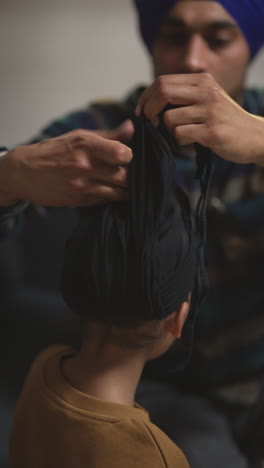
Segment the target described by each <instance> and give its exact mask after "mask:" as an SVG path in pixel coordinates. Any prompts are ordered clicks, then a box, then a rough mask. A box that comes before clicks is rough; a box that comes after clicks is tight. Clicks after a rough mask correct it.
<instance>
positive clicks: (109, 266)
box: [62, 118, 197, 359]
mask: <svg viewBox="0 0 264 468" xmlns="http://www.w3.org/2000/svg"><path fill="white" fill-rule="evenodd" d="M133 150H134V158H133V161H132V163H131V166H130V169H129V175H130V181H129V190H130V194H129V200H128V202H127V203H123V202H118V203H112V204H109V205H106V206H103V207H94V208H85V209H82V210H81V212H80V221H79V225H78V226H77V228H76V230H75V231H74V233H73V235H72V236H71V238H70V239H69V240H68V241H67V244H66V248H65V256H64V268H63V275H62V292H63V296H64V299H65V301H66V303H67V304H68V305H69V307H70V308H71V309H72V311H73V312H75V313H76V314H78V315H79V316H80V317H81V319H82V324H83V327H82V328H83V331H84V337H85V338H86V339H87V337H89V339H92V338H93V336H95V334H94V333H95V331H96V335H97V337H98V336H100V339H101V342H103V341H105V340H108V342H112V343H113V344H114V343H115V344H116V345H117V346H119V347H121V348H123V349H124V348H127V349H128V348H130V349H133V348H134V349H136V348H137V349H140V348H142V349H143V348H144V349H146V350H147V354H148V356H147V358H148V359H152V358H154V357H158V356H159V355H161V354H162V353H164V352H165V351H166V350H167V349H168V348H169V346H170V345H171V344H172V343H173V341H174V340H175V338H179V337H180V336H181V333H182V328H183V325H184V323H185V320H186V317H187V313H188V308H189V299H190V292H191V291H192V288H193V285H194V283H195V277H196V272H197V242H196V236H195V228H194V223H193V220H192V214H191V209H190V205H189V201H188V198H187V196H186V194H185V193H184V192H183V190H181V189H180V188H179V187H178V186H176V185H175V181H174V177H175V169H176V167H175V155H174V154H173V153H172V151H171V149H170V147H169V145H168V144H167V142H166V138H163V136H162V134H161V133H160V131H159V130H157V129H155V128H154V127H153V126H152V125H151V124H150V123H149V122H147V121H146V120H145V118H142V119H140V121H139V123H138V125H137V128H136V131H135V136H134V147H133Z"/></svg>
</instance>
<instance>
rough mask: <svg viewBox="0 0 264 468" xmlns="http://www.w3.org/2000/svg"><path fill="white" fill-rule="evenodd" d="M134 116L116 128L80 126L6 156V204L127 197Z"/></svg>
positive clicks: (2, 178)
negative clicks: (98, 129)
mask: <svg viewBox="0 0 264 468" xmlns="http://www.w3.org/2000/svg"><path fill="white" fill-rule="evenodd" d="M133 132H134V129H133V124H132V122H131V121H126V122H125V123H124V124H122V125H121V126H120V127H118V128H117V129H116V130H112V131H102V132H95V131H86V130H76V131H73V132H70V133H67V134H65V135H62V136H60V137H57V138H53V139H50V140H46V141H43V142H41V143H37V144H34V145H28V146H20V147H17V148H15V149H14V150H12V151H10V152H9V153H7V154H6V155H5V156H2V157H1V158H0V205H2V206H7V205H11V204H13V203H16V202H17V201H19V200H28V201H31V202H34V203H39V204H42V205H46V206H69V207H75V206H86V205H96V204H102V203H105V202H106V201H109V200H124V199H126V197H127V190H126V188H127V170H126V168H125V167H121V166H122V165H126V164H128V163H129V162H130V161H131V158H132V152H131V149H130V148H129V147H128V146H126V145H125V144H123V143H121V141H123V142H125V141H128V140H129V139H130V138H131V136H132V134H133Z"/></svg>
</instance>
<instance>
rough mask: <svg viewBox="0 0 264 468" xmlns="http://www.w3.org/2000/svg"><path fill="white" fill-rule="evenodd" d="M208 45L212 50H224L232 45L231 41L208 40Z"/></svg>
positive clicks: (220, 39)
mask: <svg viewBox="0 0 264 468" xmlns="http://www.w3.org/2000/svg"><path fill="white" fill-rule="evenodd" d="M207 43H208V44H209V46H210V47H211V48H212V49H223V48H225V47H227V46H228V45H229V44H230V39H222V38H217V37H216V38H207Z"/></svg>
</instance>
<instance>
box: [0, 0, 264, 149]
mask: <svg viewBox="0 0 264 468" xmlns="http://www.w3.org/2000/svg"><path fill="white" fill-rule="evenodd" d="M0 60H1V73H0V144H5V145H13V144H16V143H18V142H21V141H25V140H27V139H28V138H29V137H30V136H32V135H34V134H35V133H36V132H37V131H38V130H39V129H40V128H41V127H42V126H43V125H46V124H47V123H48V122H49V121H50V119H52V118H54V117H56V116H59V115H61V114H62V113H63V112H67V111H68V110H71V109H74V108H76V107H78V106H82V105H84V104H85V103H86V102H89V101H90V100H91V99H94V98H97V97H101V96H103V97H111V96H116V97H118V96H122V95H124V94H125V93H126V92H127V91H128V90H129V89H130V88H131V87H132V86H134V85H135V84H138V83H139V82H148V81H149V80H150V79H151V71H150V65H149V61H148V58H147V53H146V52H145V50H144V48H143V47H142V46H141V43H140V40H139V38H138V37H137V32H136V21H135V15H134V11H133V9H132V7H131V0H42V1H40V0H8V2H7V1H6V2H4V1H3V0H0ZM263 76H264V53H262V54H261V55H260V56H259V58H258V60H257V62H256V63H255V64H254V66H253V69H252V71H251V73H250V76H249V81H250V82H251V83H256V84H260V85H261V84H264V83H263V81H264V80H263Z"/></svg>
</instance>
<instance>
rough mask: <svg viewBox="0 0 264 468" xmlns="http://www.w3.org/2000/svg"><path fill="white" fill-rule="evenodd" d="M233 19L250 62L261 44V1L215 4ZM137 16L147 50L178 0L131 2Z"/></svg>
mask: <svg viewBox="0 0 264 468" xmlns="http://www.w3.org/2000/svg"><path fill="white" fill-rule="evenodd" d="M217 2H218V3H220V4H221V5H222V6H223V7H224V8H225V9H226V10H227V11H228V13H229V14H230V15H231V16H232V17H233V18H234V20H235V21H236V22H237V24H238V25H239V27H240V29H241V31H242V32H243V34H244V36H245V38H246V40H247V43H248V45H249V48H250V52H251V58H253V57H254V56H255V55H256V54H257V52H258V51H259V50H260V48H261V47H262V46H263V44H264V26H263V25H264V1H263V0H217ZM134 3H135V5H136V8H137V10H138V15H139V27H140V32H141V35H142V38H143V41H144V42H145V44H146V46H147V48H148V49H149V50H151V47H152V45H153V43H154V41H155V39H156V37H157V35H158V31H159V26H160V23H161V21H162V19H163V18H165V16H166V15H167V14H168V13H169V11H170V10H171V8H172V7H173V6H174V5H175V4H176V3H177V0H134Z"/></svg>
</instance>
